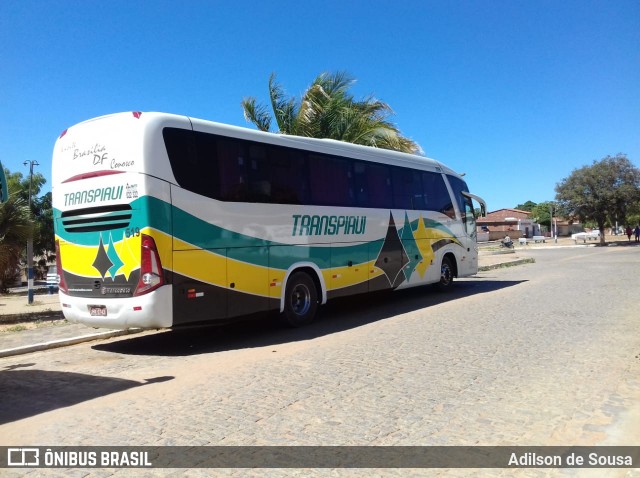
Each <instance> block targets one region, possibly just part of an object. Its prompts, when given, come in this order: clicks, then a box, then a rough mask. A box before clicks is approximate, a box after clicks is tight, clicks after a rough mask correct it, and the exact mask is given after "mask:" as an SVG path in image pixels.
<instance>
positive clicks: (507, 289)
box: [0, 247, 640, 477]
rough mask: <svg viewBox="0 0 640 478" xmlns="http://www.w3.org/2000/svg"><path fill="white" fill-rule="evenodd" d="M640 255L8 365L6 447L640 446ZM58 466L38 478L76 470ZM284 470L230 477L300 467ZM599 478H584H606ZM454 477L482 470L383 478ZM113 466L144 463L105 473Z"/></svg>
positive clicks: (606, 252)
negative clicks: (304, 324)
mask: <svg viewBox="0 0 640 478" xmlns="http://www.w3.org/2000/svg"><path fill="white" fill-rule="evenodd" d="M639 252H640V251H639V250H638V249H637V248H623V247H619V248H615V247H611V248H586V249H566V248H565V249H557V250H545V251H532V252H531V254H533V255H535V258H536V263H535V264H527V265H523V266H519V267H515V268H507V269H499V270H493V271H488V272H484V273H481V274H480V275H479V276H478V277H477V278H472V279H467V280H461V281H459V283H458V287H457V290H456V292H454V293H452V294H445V295H441V294H437V293H433V292H430V291H427V290H420V291H407V292H406V293H401V294H399V296H398V297H394V298H393V300H391V301H385V300H383V299H382V298H371V297H369V298H367V299H366V300H360V301H358V302H349V303H342V304H336V305H333V306H332V307H330V308H328V309H327V310H325V313H324V318H323V320H321V321H319V322H317V323H316V324H314V325H312V326H311V327H308V328H306V329H303V330H283V329H281V328H279V327H275V326H272V325H269V324H255V323H250V324H244V325H236V326H233V327H224V328H211V329H205V330H202V329H200V330H187V331H181V332H180V331H173V332H171V331H169V332H162V333H149V334H142V335H137V336H130V337H124V338H117V339H112V340H110V341H105V342H100V343H91V344H80V345H77V346H73V347H68V348H64V349H56V350H50V351H46V352H39V353H34V354H28V355H22V356H17V357H8V358H4V359H0V390H2V409H1V410H0V445H16V444H20V445H42V446H45V445H280V444H283V445H595V444H606V445H637V444H640V436H639V434H638V430H640V358H639V357H640V337H639V336H638V333H637V330H638V310H637V309H638V300H637V291H638V283H637V280H638V279H637V277H638V272H639V271H640V254H639ZM5 471H6V470H5ZM43 471H45V470H40V471H36V472H34V473H33V474H32V476H52V475H53V476H67V475H68V474H69V472H68V471H66V472H65V470H60V472H59V474H58V475H56V474H55V473H52V471H55V470H46V473H43ZM77 471H78V470H76V473H77ZM276 471H277V470H270V471H269V472H268V473H264V472H259V471H253V472H252V471H251V470H227V471H226V472H225V473H222V471H221V470H218V471H216V474H224V475H231V476H274V475H275V476H291V475H292V470H286V471H282V472H281V473H280V474H278V473H276ZM489 471H490V472H491V473H489ZM592 471H594V473H593V474H589V473H588V472H586V471H585V470H581V472H580V474H579V476H594V477H595V476H603V473H602V472H603V470H592ZM596 471H597V473H595V472H596ZM637 472H638V470H631V471H630V470H613V471H612V472H611V473H612V476H638V473H637ZM148 473H149V472H148V471H146V472H145V475H144V476H147V474H148ZM189 473H190V474H191V476H207V475H210V474H211V472H206V471H198V470H191V471H190V472H189ZM310 473H311V472H309V471H306V472H304V473H303V472H300V473H299V476H308V475H309V474H310ZM439 473H441V474H444V475H447V476H449V475H451V474H453V476H474V475H475V474H477V473H474V472H472V471H468V470H453V471H448V472H445V471H441V472H437V471H436V470H384V471H380V472H378V473H374V474H373V476H434V475H436V474H439ZM634 473H635V474H634ZM112 474H115V476H130V475H131V471H130V470H124V471H119V472H118V471H115V470H100V471H97V472H95V476H111V475H112ZM164 474H166V473H165V472H162V473H161V472H160V471H158V476H162V475H164ZM311 474H314V475H316V476H352V475H357V476H372V474H371V472H366V473H365V472H364V471H362V472H357V471H356V470H338V471H335V470H334V471H332V470H317V471H314V472H313V473H311ZM481 474H482V475H484V476H487V475H491V476H513V475H514V470H482V473H481ZM79 476H80V474H79ZM82 476H84V475H82ZM176 476H178V473H176ZM180 476H182V472H180ZM519 476H564V472H563V471H559V470H520V472H519Z"/></svg>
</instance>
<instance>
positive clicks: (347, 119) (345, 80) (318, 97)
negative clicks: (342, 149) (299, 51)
mask: <svg viewBox="0 0 640 478" xmlns="http://www.w3.org/2000/svg"><path fill="white" fill-rule="evenodd" d="M354 82H355V80H354V79H353V78H351V77H350V76H349V75H347V74H346V73H344V72H338V73H333V74H329V73H322V74H320V75H318V77H317V78H316V79H315V80H314V81H313V83H312V84H311V86H310V87H309V88H307V90H306V91H305V92H304V94H303V95H302V97H301V98H300V99H299V100H298V99H296V98H293V97H287V96H286V94H285V91H284V89H283V87H282V85H280V84H279V83H277V82H276V77H275V74H274V73H272V74H271V76H270V78H269V98H270V101H271V108H272V110H273V117H272V116H271V114H270V113H269V109H268V107H266V106H265V105H261V104H258V103H257V100H256V99H255V98H254V97H246V98H244V99H243V100H242V103H241V104H242V108H243V110H244V117H245V119H246V120H247V121H249V122H251V123H253V124H254V125H255V126H256V127H257V128H258V129H260V130H261V131H270V130H271V125H272V122H273V119H275V122H276V124H277V127H278V133H280V134H290V135H297V136H307V137H312V138H330V139H336V140H339V141H346V142H350V143H355V144H362V145H366V146H374V147H378V148H384V149H391V150H395V151H402V152H407V153H417V152H419V151H420V147H419V146H418V145H417V144H416V143H415V142H413V141H412V140H410V139H408V138H406V137H404V136H402V135H401V134H400V131H399V130H398V128H397V127H396V126H395V125H394V124H393V123H391V122H390V121H388V120H387V118H388V117H389V116H390V115H392V114H393V111H392V110H391V108H390V107H389V105H387V104H386V103H384V102H382V101H379V100H376V99H374V98H373V97H367V98H365V99H363V100H356V99H355V98H354V97H353V95H351V94H350V93H349V91H348V90H349V87H350V86H351V85H352V84H353V83H354Z"/></svg>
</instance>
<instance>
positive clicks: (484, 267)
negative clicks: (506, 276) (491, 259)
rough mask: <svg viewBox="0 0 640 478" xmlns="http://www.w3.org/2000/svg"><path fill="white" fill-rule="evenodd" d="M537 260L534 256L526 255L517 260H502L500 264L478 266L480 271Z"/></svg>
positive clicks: (530, 262) (531, 262)
mask: <svg viewBox="0 0 640 478" xmlns="http://www.w3.org/2000/svg"><path fill="white" fill-rule="evenodd" d="M535 262H536V260H535V259H534V258H533V257H526V258H524V259H516V260H515V261H507V262H500V263H498V264H491V265H490V266H480V267H478V272H484V271H490V270H493V269H502V268H503V267H513V266H519V265H521V264H533V263H535Z"/></svg>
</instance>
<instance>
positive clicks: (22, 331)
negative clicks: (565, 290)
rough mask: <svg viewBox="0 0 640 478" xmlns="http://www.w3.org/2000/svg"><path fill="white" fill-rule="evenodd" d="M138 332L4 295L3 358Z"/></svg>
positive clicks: (485, 261)
mask: <svg viewBox="0 0 640 478" xmlns="http://www.w3.org/2000/svg"><path fill="white" fill-rule="evenodd" d="M571 242H572V243H573V241H571ZM527 247H535V246H527ZM527 262H532V259H530V258H527V257H523V256H521V255H520V254H519V253H518V249H516V251H515V252H513V251H511V252H508V253H504V251H493V250H484V249H483V248H482V247H481V250H480V255H479V261H478V263H479V271H486V270H491V269H495V268H499V267H507V266H511V265H518V264H523V263H527ZM7 329H9V330H7ZM138 332H139V330H130V331H125V330H107V329H92V328H90V327H87V326H86V325H81V324H72V323H69V322H67V321H66V320H64V316H63V314H62V310H61V306H60V301H59V299H58V294H57V293H56V294H53V295H47V294H36V295H35V296H34V303H33V304H32V305H29V304H28V303H27V296H26V295H12V294H10V295H0V357H9V356H12V355H19V354H25V353H31V352H36V351H40V350H47V349H50V348H55V347H64V346H67V345H74V344H77V343H81V342H86V341H91V340H99V339H106V338H111V337H117V336H120V335H126V334H131V333H138Z"/></svg>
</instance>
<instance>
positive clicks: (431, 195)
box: [422, 172, 456, 219]
mask: <svg viewBox="0 0 640 478" xmlns="http://www.w3.org/2000/svg"><path fill="white" fill-rule="evenodd" d="M422 185H423V188H424V201H425V207H426V209H428V210H430V211H438V212H440V213H442V214H445V215H447V216H449V217H450V218H451V219H455V217H456V213H455V210H454V208H453V203H452V202H451V196H449V190H448V189H447V186H446V185H445V183H444V179H443V178H442V174H440V173H430V172H423V173H422Z"/></svg>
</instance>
